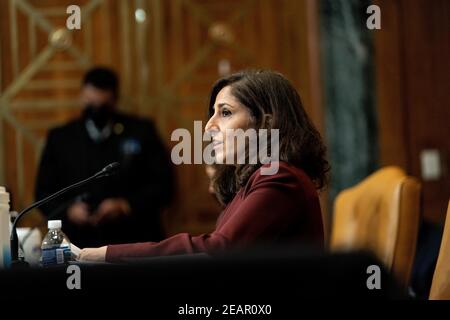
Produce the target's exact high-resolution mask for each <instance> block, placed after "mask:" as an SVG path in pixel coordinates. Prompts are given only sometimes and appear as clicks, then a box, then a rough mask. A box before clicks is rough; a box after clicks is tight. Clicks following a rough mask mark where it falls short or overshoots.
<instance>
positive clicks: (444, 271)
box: [430, 201, 450, 300]
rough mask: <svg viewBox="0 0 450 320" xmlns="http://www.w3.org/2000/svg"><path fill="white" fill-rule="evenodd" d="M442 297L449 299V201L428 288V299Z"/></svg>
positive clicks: (442, 298) (439, 298) (440, 298)
mask: <svg viewBox="0 0 450 320" xmlns="http://www.w3.org/2000/svg"><path fill="white" fill-rule="evenodd" d="M444 299H445V300H450V201H449V203H448V209H447V217H446V218H445V227H444V232H443V234H442V240H441V248H440V249H439V256H438V260H437V263H436V269H434V275H433V282H432V283H431V290H430V300H444Z"/></svg>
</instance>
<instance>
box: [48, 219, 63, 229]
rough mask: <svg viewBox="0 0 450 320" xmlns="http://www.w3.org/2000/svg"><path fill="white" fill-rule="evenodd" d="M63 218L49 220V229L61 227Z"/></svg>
mask: <svg viewBox="0 0 450 320" xmlns="http://www.w3.org/2000/svg"><path fill="white" fill-rule="evenodd" d="M61 225H62V223H61V220H48V223H47V226H48V228H49V229H61Z"/></svg>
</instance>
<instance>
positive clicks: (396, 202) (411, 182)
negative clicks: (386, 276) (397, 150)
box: [330, 167, 421, 287]
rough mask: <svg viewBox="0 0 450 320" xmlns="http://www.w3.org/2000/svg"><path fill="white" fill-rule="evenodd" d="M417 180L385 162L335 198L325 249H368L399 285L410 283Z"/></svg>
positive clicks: (416, 219)
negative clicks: (329, 235) (384, 164)
mask: <svg viewBox="0 0 450 320" xmlns="http://www.w3.org/2000/svg"><path fill="white" fill-rule="evenodd" d="M420 204H421V186H420V183H419V182H418V181H417V180H416V179H415V178H413V177H409V176H407V175H406V174H405V172H404V171H403V170H402V169H400V168H398V167H385V168H382V169H380V170H378V171H377V172H375V173H373V174H372V175H370V176H369V177H367V178H366V179H364V180H363V181H362V182H361V183H359V184H357V185H356V186H354V187H352V188H349V189H346V190H343V191H342V192H341V193H340V194H339V195H338V196H337V198H336V201H335V205H334V221H333V226H332V231H331V241H330V249H331V250H333V251H336V250H345V251H349V250H350V251H351V250H361V249H362V250H369V251H371V252H372V253H373V254H375V255H376V256H377V258H378V259H380V261H382V262H383V263H384V265H385V267H387V268H388V269H389V270H390V271H391V272H392V273H393V274H394V276H395V278H396V279H397V281H398V282H399V284H400V285H402V286H404V287H406V286H407V285H408V284H409V281H410V276H411V272H412V266H413V262H414V256H415V251H416V242H417V236H418V230H419V220H420Z"/></svg>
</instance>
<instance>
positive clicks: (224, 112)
mask: <svg viewBox="0 0 450 320" xmlns="http://www.w3.org/2000/svg"><path fill="white" fill-rule="evenodd" d="M228 116H231V112H230V111H228V110H226V109H223V110H222V117H228Z"/></svg>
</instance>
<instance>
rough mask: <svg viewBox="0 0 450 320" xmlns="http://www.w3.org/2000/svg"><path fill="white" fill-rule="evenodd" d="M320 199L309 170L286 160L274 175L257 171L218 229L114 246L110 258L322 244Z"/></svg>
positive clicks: (223, 217)
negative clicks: (237, 248)
mask: <svg viewBox="0 0 450 320" xmlns="http://www.w3.org/2000/svg"><path fill="white" fill-rule="evenodd" d="M323 241H324V233H323V224H322V214H321V210H320V203H319V198H318V195H317V192H316V189H315V186H314V184H313V182H312V181H311V180H310V179H309V177H308V176H307V175H306V173H305V172H304V171H303V170H301V169H298V168H296V167H294V166H291V165H289V164H287V163H285V162H280V163H279V170H278V173H276V174H275V175H261V169H258V170H257V171H255V172H254V173H253V175H252V176H251V177H250V179H249V180H248V182H247V184H246V186H245V187H244V188H242V189H241V190H240V191H239V192H238V193H237V195H236V196H235V197H234V199H233V200H232V201H231V202H230V203H229V204H228V205H227V207H226V208H225V210H224V211H223V213H222V214H221V216H220V218H219V220H218V221H217V226H216V229H215V231H214V232H212V233H211V234H203V235H199V236H191V235H189V234H187V233H181V234H177V235H175V236H173V237H171V238H168V239H166V240H164V241H161V242H158V243H151V242H150V243H149V242H147V243H137V244H122V245H110V246H108V248H107V252H106V260H107V261H119V260H121V259H123V258H130V257H131V258H132V257H144V256H161V255H177V254H185V253H199V252H205V253H209V254H214V253H216V252H218V251H222V250H225V249H231V248H236V247H239V248H242V247H249V246H256V245H260V244H267V243H270V244H277V243H296V242H298V243H301V244H310V245H311V244H312V245H315V246H320V247H321V246H323Z"/></svg>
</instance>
